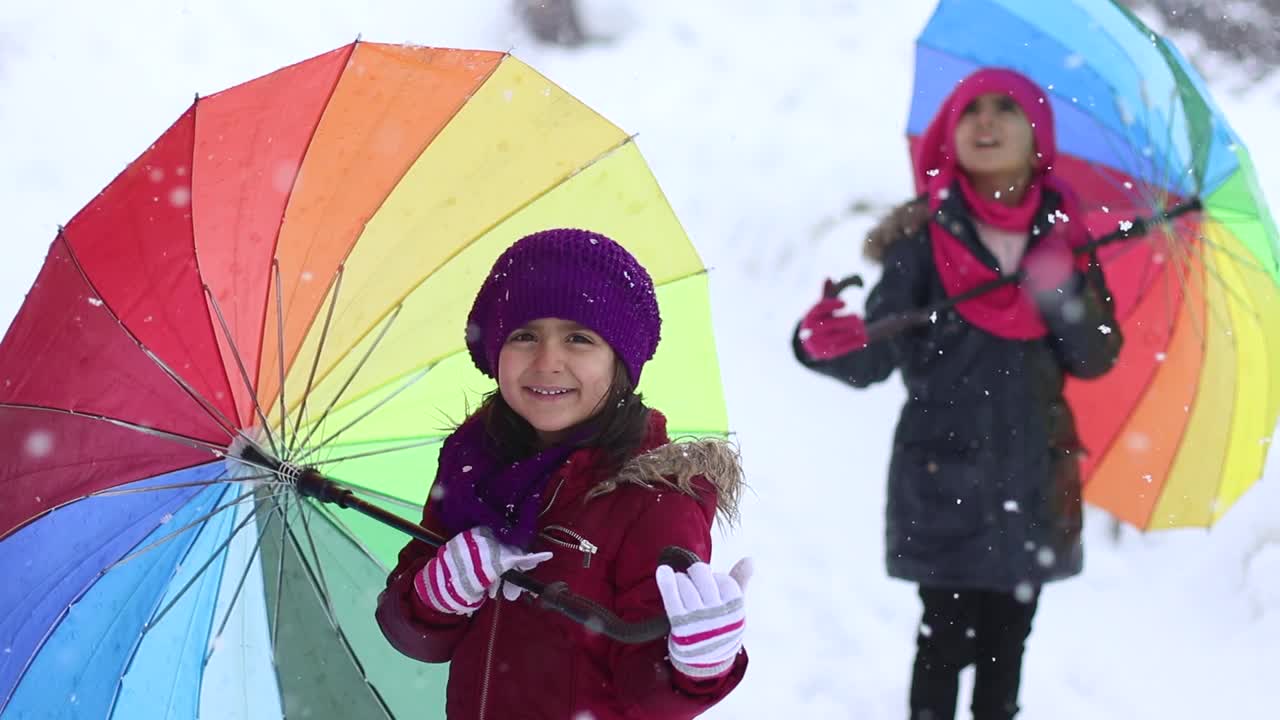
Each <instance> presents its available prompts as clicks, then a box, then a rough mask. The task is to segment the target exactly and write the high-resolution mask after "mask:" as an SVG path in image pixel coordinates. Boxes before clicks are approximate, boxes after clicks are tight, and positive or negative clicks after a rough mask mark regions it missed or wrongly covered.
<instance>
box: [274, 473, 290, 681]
mask: <svg viewBox="0 0 1280 720" xmlns="http://www.w3.org/2000/svg"><path fill="white" fill-rule="evenodd" d="M276 508H277V509H278V510H279V511H280V558H279V560H278V561H277V562H276V601H275V613H274V614H273V615H272V617H273V618H275V620H274V622H273V623H272V625H271V657H272V658H273V659H274V658H276V657H277V656H278V652H277V648H278V647H279V645H278V643H279V640H280V597H281V594H282V592H283V590H284V560H285V558H286V557H287V555H286V553H285V551H284V548H285V544H284V541H285V536H286V535H287V534H288V533H289V496H288V495H286V496H285V498H284V507H281V506H280V503H279V502H277V503H276Z"/></svg>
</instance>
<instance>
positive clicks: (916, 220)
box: [862, 197, 929, 264]
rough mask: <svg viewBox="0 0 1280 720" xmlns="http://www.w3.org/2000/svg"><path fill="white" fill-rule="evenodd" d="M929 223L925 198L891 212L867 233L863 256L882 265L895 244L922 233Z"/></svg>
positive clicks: (905, 203)
mask: <svg viewBox="0 0 1280 720" xmlns="http://www.w3.org/2000/svg"><path fill="white" fill-rule="evenodd" d="M928 222H929V206H928V205H926V204H925V201H924V198H923V197H918V198H914V199H912V200H908V201H907V202H904V203H902V204H901V205H899V206H897V207H895V208H894V209H892V210H890V211H889V214H888V215H885V216H884V218H883V219H881V220H880V222H879V223H878V224H877V225H876V226H875V227H874V228H872V229H871V232H869V233H867V240H866V243H865V244H864V245H863V246H862V256H863V257H865V258H867V259H868V260H870V261H872V262H874V263H876V264H880V263H883V262H884V254H885V252H886V251H887V250H888V249H889V246H890V245H892V244H893V243H895V242H897V241H899V240H902V239H904V238H909V237H911V236H913V235H915V234H916V233H918V232H920V229H921V228H923V227H924V226H925V225H926V224H927V223H928Z"/></svg>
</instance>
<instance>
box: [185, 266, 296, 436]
mask: <svg viewBox="0 0 1280 720" xmlns="http://www.w3.org/2000/svg"><path fill="white" fill-rule="evenodd" d="M204 294H205V296H206V297H208V298H209V304H210V305H212V306H213V313H214V315H217V316H218V324H219V325H221V326H222V336H223V337H224V338H225V339H226V341H227V345H228V346H229V347H230V348H231V356H232V357H233V358H235V361H236V367H237V368H239V370H240V379H241V380H243V381H244V386H245V389H246V390H247V391H248V394H249V399H250V400H252V401H253V410H254V412H255V413H257V415H258V420H259V421H260V422H261V423H262V429H263V431H265V432H266V434H267V442H268V443H270V444H271V454H273V455H275V456H276V457H279V456H280V448H279V447H278V446H277V445H276V438H275V435H274V434H273V433H272V432H271V422H270V421H269V420H267V415H266V413H265V412H263V410H262V405H261V403H259V402H258V393H257V390H255V389H254V387H253V379H252V378H250V377H249V369H248V368H247V367H245V364H244V358H243V357H242V356H241V355H240V348H239V347H238V346H237V345H236V341H235V338H233V337H232V336H231V328H230V326H229V325H227V318H226V316H225V315H223V314H222V306H221V305H219V304H218V299H217V298H216V297H214V295H213V288H210V287H209V286H208V285H205V286H204Z"/></svg>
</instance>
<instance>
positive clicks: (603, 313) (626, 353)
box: [467, 228, 662, 383]
mask: <svg viewBox="0 0 1280 720" xmlns="http://www.w3.org/2000/svg"><path fill="white" fill-rule="evenodd" d="M545 317H554V318H561V319H563V320H572V321H573V322H576V323H579V324H580V325H582V326H583V327H587V328H590V329H591V330H593V331H595V332H596V333H598V334H599V335H600V337H602V338H604V341H605V342H607V343H609V346H610V347H611V348H613V351H614V353H616V354H617V355H618V358H619V359H620V360H622V363H623V364H624V365H626V367H627V372H628V373H629V374H630V375H631V381H632V382H633V383H639V382H640V370H641V369H642V368H643V367H644V364H645V363H646V362H648V361H649V359H650V358H652V357H653V353H654V351H655V350H657V348H658V339H659V336H660V334H661V330H662V318H661V317H660V316H659V314H658V300H657V297H656V296H655V295H654V290H653V280H652V279H650V277H649V273H648V271H646V270H645V269H644V266H642V265H641V264H640V263H639V262H637V261H636V259H635V257H633V256H632V255H631V253H629V252H627V251H626V249H625V248H623V247H622V246H621V245H619V244H618V243H616V242H614V241H613V240H610V239H609V238H607V237H605V236H604V235H600V234H599V233H594V232H591V231H589V230H576V229H568V228H558V229H554V230H543V231H541V232H536V233H533V234H531V235H526V236H524V237H522V238H520V239H519V240H517V241H516V242H515V244H513V245H512V246H511V247H509V248H507V251H506V252H504V253H502V255H501V256H500V257H499V258H498V260H497V262H495V263H494V264H493V269H491V270H490V271H489V276H488V277H487V278H485V281H484V284H483V285H481V286H480V292H479V293H477V294H476V299H475V303H474V304H472V306H471V314H470V315H468V316H467V349H468V350H470V351H471V360H472V362H474V363H475V364H476V367H477V368H479V369H480V372H482V373H484V374H485V375H488V376H489V377H491V378H497V371H498V353H499V352H500V351H501V350H502V344H503V343H504V342H505V341H506V339H507V336H508V335H510V334H511V332H512V331H513V330H515V329H516V328H518V327H520V326H521V325H524V324H525V323H528V322H531V321H533V320H537V319H538V318H545Z"/></svg>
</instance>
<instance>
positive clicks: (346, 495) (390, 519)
mask: <svg viewBox="0 0 1280 720" xmlns="http://www.w3.org/2000/svg"><path fill="white" fill-rule="evenodd" d="M234 455H235V456H236V457H237V458H238V459H240V460H244V461H245V462H249V463H251V464H254V465H257V466H260V467H263V468H267V469H269V470H271V471H272V472H275V473H277V474H278V475H279V476H280V478H281V479H282V480H284V481H286V482H288V483H290V484H292V485H293V486H294V487H295V488H296V489H297V491H298V492H299V493H300V494H302V495H305V496H307V497H310V498H313V499H315V500H319V501H320V502H325V503H331V504H333V505H337V506H338V507H341V508H347V509H349V510H355V511H356V512H358V513H360V514H362V515H365V516H366V517H369V518H372V519H374V520H377V521H378V522H380V523H382V524H383V525H386V526H388V527H392V528H395V529H396V530H399V531H401V532H403V533H404V534H406V535H408V536H410V537H412V538H415V539H417V540H421V541H422V542H424V543H426V544H427V545H429V546H431V547H440V546H441V545H443V544H444V543H445V540H446V539H445V538H442V537H440V536H438V535H436V534H435V533H433V532H431V531H429V530H427V529H426V528H424V527H422V526H421V525H419V524H418V523H416V522H413V521H412V520H407V519H405V518H403V517H401V516H399V515H397V514H395V513H393V512H391V511H389V510H386V509H384V508H382V507H379V506H377V505H374V504H373V503H370V502H367V501H365V500H362V499H360V498H358V497H356V496H355V493H353V492H352V491H351V489H350V488H347V487H345V486H344V485H342V483H340V482H337V481H335V480H333V479H331V478H328V477H326V476H325V475H324V474H323V473H321V472H320V471H319V470H316V469H315V468H310V467H305V468H304V467H298V466H296V465H292V464H290V463H282V462H280V461H279V460H276V459H274V458H271V457H269V456H267V454H266V453H264V452H262V451H261V450H259V449H258V448H256V447H254V446H252V445H245V446H244V447H240V448H237V450H236V451H235V453H234ZM695 562H699V558H698V556H697V555H695V554H694V553H693V552H691V551H689V550H686V549H684V548H680V547H675V546H669V547H667V548H665V549H663V551H662V552H661V553H660V554H659V556H658V563H659V564H662V565H670V566H671V567H672V568H673V569H675V570H677V571H684V570H687V569H688V568H689V566H690V565H692V564H693V563H695ZM502 579H503V580H505V581H507V582H509V583H512V584H513V585H516V586H517V587H519V588H521V589H523V590H526V591H528V592H529V593H530V594H532V595H533V596H534V597H536V598H538V600H539V602H540V603H541V604H542V606H543V607H546V608H549V609H551V610H555V611H556V612H558V613H560V614H562V615H564V616H565V617H568V618H569V619H571V620H573V621H574V622H577V623H579V624H581V625H582V626H583V627H586V628H587V629H588V630H592V631H594V632H598V633H600V634H602V635H605V636H607V637H610V638H612V639H614V640H617V641H618V642H622V643H628V644H638V643H645V642H650V641H652V640H657V639H658V638H661V637H663V636H665V635H666V634H667V633H668V632H669V631H670V629H671V625H670V622H669V621H668V620H667V616H666V613H665V612H664V613H662V614H659V615H655V616H654V617H651V618H648V619H645V620H638V621H635V622H627V621H625V620H623V619H622V618H619V617H618V616H617V615H615V614H614V613H613V612H612V611H610V610H609V609H608V608H606V607H604V606H602V605H600V604H598V603H596V602H594V601H592V600H588V599H587V598H584V597H582V596H580V595H576V594H574V593H573V592H572V591H571V590H570V589H569V586H568V584H566V583H564V582H553V583H543V582H541V581H539V580H536V579H534V578H533V577H531V576H529V575H528V574H526V573H523V572H520V571H518V570H508V571H506V572H505V573H503V574H502Z"/></svg>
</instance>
